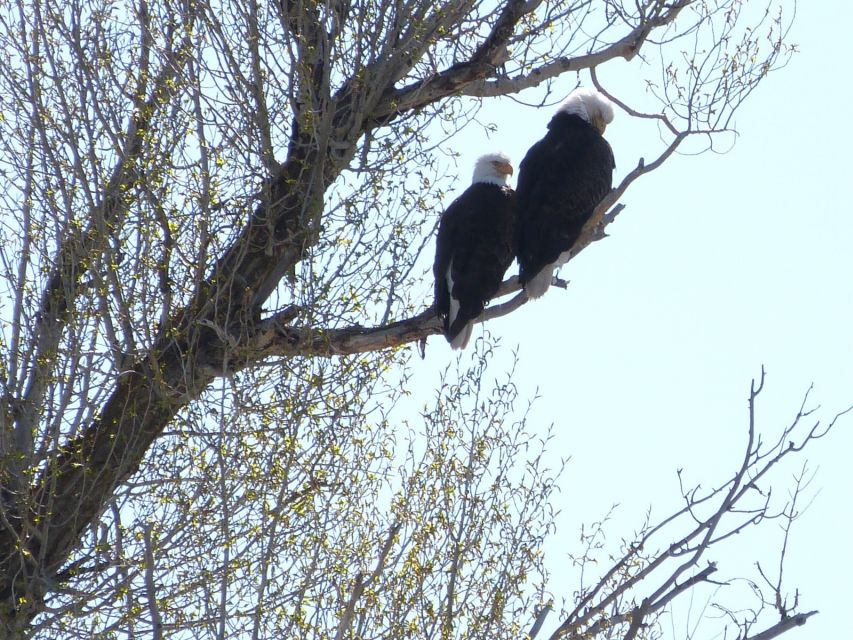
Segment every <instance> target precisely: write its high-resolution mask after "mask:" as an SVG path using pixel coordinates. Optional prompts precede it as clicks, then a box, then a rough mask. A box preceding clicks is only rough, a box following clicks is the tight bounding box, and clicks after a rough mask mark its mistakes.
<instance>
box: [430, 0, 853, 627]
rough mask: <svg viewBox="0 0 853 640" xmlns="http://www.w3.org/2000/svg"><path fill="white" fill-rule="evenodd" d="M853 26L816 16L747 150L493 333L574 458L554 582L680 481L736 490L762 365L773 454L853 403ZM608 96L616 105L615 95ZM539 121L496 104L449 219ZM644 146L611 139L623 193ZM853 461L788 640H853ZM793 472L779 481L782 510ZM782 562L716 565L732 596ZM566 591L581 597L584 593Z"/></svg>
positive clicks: (819, 490) (772, 86)
mask: <svg viewBox="0 0 853 640" xmlns="http://www.w3.org/2000/svg"><path fill="white" fill-rule="evenodd" d="M851 23H853V5H851V4H850V3H847V2H845V1H843V0H836V1H834V2H806V3H800V6H799V8H798V16H797V20H796V22H795V25H794V28H793V30H792V32H791V36H790V38H789V40H790V41H792V42H795V43H797V44H798V45H799V48H800V53H799V54H798V55H796V56H795V57H794V58H793V60H792V62H791V63H790V65H789V66H788V67H787V68H785V69H783V70H781V71H779V72H777V73H776V74H774V75H772V76H771V77H770V78H769V79H767V80H766V81H765V82H764V83H763V84H762V85H761V86H760V87H759V88H758V90H757V92H756V93H755V94H754V95H753V96H752V97H751V98H750V99H749V101H748V102H747V103H746V105H745V106H744V107H743V108H742V109H741V110H740V111H739V113H738V115H737V117H736V126H737V129H738V131H739V132H740V138H739V139H738V141H737V143H736V145H735V146H734V148H733V149H732V150H731V151H730V152H729V153H727V154H724V155H717V154H705V155H702V156H698V157H696V156H692V157H677V158H674V159H671V160H670V161H669V162H668V163H667V164H666V165H664V167H662V168H661V169H659V170H658V171H657V172H656V173H654V174H652V175H650V176H647V177H645V178H643V179H641V180H640V181H639V182H637V183H635V184H634V186H632V187H631V188H630V189H629V191H628V192H627V194H626V195H625V197H624V198H623V200H622V202H623V203H624V204H625V205H627V208H626V209H625V211H624V212H623V213H622V214H621V216H620V217H619V218H618V219H617V221H616V222H615V223H614V224H612V225H611V226H610V227H609V228H608V232H609V234H610V236H611V237H610V238H608V239H606V240H604V241H603V242H600V243H598V244H596V245H594V246H592V247H590V248H588V249H587V250H586V251H585V252H584V254H583V255H582V256H580V257H579V258H578V259H576V260H574V261H572V262H571V263H570V264H569V265H567V266H566V267H564V268H563V270H562V272H561V275H562V276H563V277H564V278H567V279H570V280H571V282H572V284H571V285H570V287H569V289H568V290H567V291H565V292H564V291H559V290H552V291H550V292H549V293H548V294H547V296H546V297H545V298H544V299H543V300H540V301H537V302H534V303H530V304H528V305H527V306H526V307H524V308H522V309H521V310H519V311H518V312H516V313H514V314H513V315H512V316H510V317H507V318H504V319H500V320H498V321H495V322H492V323H490V324H489V325H488V330H489V331H491V332H492V333H494V334H499V335H500V336H502V340H503V344H504V345H505V346H507V347H510V346H513V345H516V344H518V345H519V351H520V360H521V364H520V367H519V372H518V378H517V380H518V381H519V382H520V385H521V387H522V390H523V392H527V394H528V395H530V394H532V392H533V390H534V389H536V388H538V389H539V393H540V394H541V396H542V398H541V400H540V401H539V402H538V404H537V405H536V410H535V411H534V414H533V418H534V420H536V421H538V422H539V423H541V427H542V429H543V431H544V429H545V427H546V426H547V425H548V424H549V423H551V422H554V423H555V425H556V427H557V428H556V432H557V433H558V434H559V436H558V439H557V441H556V442H555V446H554V449H555V452H559V453H560V454H561V455H565V456H568V455H571V456H572V463H571V464H570V466H569V468H568V471H567V473H566V475H565V477H564V480H563V483H562V493H561V494H560V495H559V496H558V498H557V501H558V502H557V506H558V507H559V508H561V509H562V511H563V515H562V516H561V519H560V522H559V525H560V530H559V532H558V534H557V537H556V540H555V544H554V546H553V548H552V549H550V552H551V553H552V557H551V561H550V562H551V567H552V569H554V570H555V573H557V574H560V573H561V569H560V565H559V562H560V549H561V548H563V547H565V545H566V544H567V543H568V544H574V543H575V541H576V540H577V533H578V530H579V526H580V524H581V523H582V522H590V521H592V520H595V519H596V518H598V517H600V516H601V515H603V514H604V512H605V511H606V509H607V507H609V505H610V504H612V503H616V502H618V503H621V504H622V505H623V506H622V508H621V510H620V513H621V514H622V515H623V516H624V520H621V522H623V525H622V529H623V530H620V528H619V526H618V525H617V526H615V527H614V528H613V529H612V533H611V535H612V536H613V538H614V540H616V539H618V537H619V535H620V534H622V533H626V534H627V533H628V532H629V531H630V530H633V526H634V525H637V524H639V520H640V518H641V517H642V514H643V512H644V511H645V509H646V508H647V507H649V506H652V507H653V513H654V514H657V515H658V516H663V515H665V513H666V509H667V508H668V507H670V506H672V505H673V504H674V502H673V501H674V500H675V499H676V498H677V495H678V493H677V489H678V487H677V485H676V476H675V471H676V469H678V468H682V467H683V468H684V469H685V470H686V477H687V478H690V479H693V480H694V481H696V482H703V483H705V484H706V485H707V484H711V483H714V481H718V480H722V479H724V478H727V477H729V476H730V475H731V472H732V470H733V469H734V468H735V465H736V464H737V463H738V461H739V459H740V456H741V449H742V446H743V444H744V442H745V438H746V424H747V422H746V421H747V412H746V407H747V404H746V400H747V394H748V391H749V383H750V380H751V378H752V377H756V376H758V375H759V373H760V368H761V366H762V364H763V365H764V366H765V367H766V369H767V372H768V377H767V388H766V393H765V394H764V395H763V396H762V397H761V404H760V406H759V414H758V425H759V427H760V429H762V430H763V432H764V433H765V434H766V436H767V437H768V438H772V437H774V436H775V435H776V434H777V433H778V431H779V430H780V429H781V428H782V427H783V426H784V425H786V424H788V423H789V422H790V421H791V420H792V419H793V417H794V416H795V414H796V411H797V409H798V408H799V405H800V402H801V400H802V396H803V393H804V392H805V390H806V389H807V388H808V386H809V385H810V384H811V383H812V382H814V391H813V392H812V395H811V398H812V405H817V404H820V405H822V407H823V408H822V410H821V411H819V412H818V414H817V417H818V418H820V419H821V420H830V419H831V417H832V416H833V415H834V414H835V413H836V412H837V411H839V410H841V409H843V408H845V407H846V406H848V405H850V404H851V403H853V333H851V327H853V304H851V301H853V283H851V277H850V275H851V273H853V251H851V244H853V217H851V215H850V214H851V208H853V207H851V204H850V199H851V193H850V184H851V169H853V163H851V162H850V160H849V155H848V154H849V150H850V149H851V148H853V129H851V121H850V115H851V114H850V104H851V101H853V91H851V82H853V80H851V76H850V74H849V71H848V70H846V66H847V64H846V59H845V58H844V57H842V55H841V51H840V49H841V44H840V43H843V42H846V41H847V40H848V39H849V34H848V33H847V29H848V28H849V25H850V24H851ZM601 77H603V78H605V77H609V76H606V75H605V73H604V71H603V70H602V72H601ZM613 77H615V76H613ZM572 82H573V80H572V79H566V80H565V84H566V87H565V90H566V92H568V90H569V89H571V83H572ZM609 86H610V88H611V89H612V90H613V91H616V92H617V93H618V90H619V85H618V83H616V82H612V83H610V85H609ZM531 109H532V108H531V107H522V106H518V105H515V104H513V103H511V102H509V101H502V102H500V103H491V104H490V105H489V106H488V107H486V109H485V110H484V116H485V119H487V120H491V121H493V122H494V123H495V124H496V125H497V127H498V135H497V136H495V137H494V138H493V141H487V140H486V139H485V136H484V135H483V134H482V132H479V131H476V130H473V129H469V130H467V131H466V132H465V133H464V135H463V136H462V137H461V138H454V140H453V146H454V148H455V149H457V150H460V151H462V157H461V159H460V162H459V168H460V169H459V170H460V178H459V180H458V181H457V183H456V189H455V190H454V191H453V192H452V193H451V194H448V202H449V199H450V198H451V197H453V196H455V195H457V194H458V193H460V192H461V191H462V190H463V189H464V188H465V187H467V186H468V183H469V180H470V168H471V167H472V166H473V162H474V159H475V158H476V157H477V156H478V155H479V154H480V153H482V152H484V151H488V150H491V149H503V150H504V151H506V152H508V153H509V154H510V155H511V157H512V158H513V159H514V161H515V162H516V165H517V163H518V162H519V161H520V160H521V158H522V157H523V155H524V153H525V151H526V149H527V148H528V147H529V146H530V145H531V144H532V143H533V142H535V141H536V140H538V139H539V138H540V137H541V136H542V135H543V133H544V131H545V124H546V123H547V121H548V119H549V118H550V117H551V114H552V111H553V108H543V109H540V110H533V111H531ZM521 122H523V123H524V125H523V126H519V123H521ZM645 135H647V134H645V133H643V132H641V128H640V126H639V125H638V123H636V121H632V120H631V119H630V118H628V117H627V116H625V114H622V113H617V120H616V122H614V124H613V125H612V126H611V127H609V128H608V132H607V138H608V139H609V140H610V142H611V144H612V146H613V148H614V152H615V154H616V159H617V179H619V178H621V176H622V175H624V173H626V172H627V171H629V170H630V169H631V168H633V166H635V165H636V162H637V160H638V155H639V154H643V151H642V149H643V145H644V144H646V143H647V138H645V137H644V136H645ZM653 138H654V136H652V138H649V139H648V140H653ZM646 155H647V158H650V157H652V154H651V153H649V154H646ZM513 268H514V267H513ZM479 332H482V329H478V330H476V331H475V337H476V336H477V335H480V334H481V333H479ZM506 351H509V348H507V349H506ZM429 352H430V353H429V357H428V358H427V361H426V362H427V363H428V364H431V363H435V365H436V368H443V367H446V366H447V362H448V360H449V359H451V358H453V357H454V355H453V354H451V352H450V350H449V348H446V346H445V345H444V344H442V343H441V342H440V341H439V340H438V339H432V340H430V345H429ZM462 357H463V358H465V357H470V356H466V355H464V354H463V356H462ZM851 451H853V416H851V417H850V418H849V419H847V420H846V421H843V422H841V423H840V424H839V425H838V426H837V427H836V429H835V431H834V432H833V433H832V434H830V436H828V437H827V438H826V439H825V440H823V441H820V442H817V443H815V444H814V445H813V446H811V447H810V451H808V453H807V458H808V460H809V466H810V468H811V469H814V470H819V473H818V475H817V477H816V479H815V480H814V482H813V483H812V484H811V486H810V487H809V490H808V492H807V494H808V496H810V497H814V496H816V498H815V500H814V502H813V504H812V506H811V507H810V508H809V510H808V511H807V513H806V514H805V515H804V516H803V517H802V519H801V520H800V521H798V522H797V524H796V525H795V527H794V530H793V533H792V540H791V549H790V550H789V556H788V565H787V568H786V571H787V578H786V583H787V587H788V590H789V591H790V592H791V593H792V594H793V592H794V590H795V589H799V591H800V594H801V607H800V609H801V610H803V611H806V610H811V609H819V610H820V612H821V613H820V615H819V616H816V617H814V618H812V619H811V620H810V621H809V623H808V625H807V626H806V627H804V628H803V629H800V630H795V631H793V632H791V633H790V634H788V635H786V636H785V637H788V638H828V637H853V633H852V632H853V623H851V618H850V615H849V603H848V594H849V592H850V586H849V584H850V582H849V578H850V576H851V575H853V559H851V556H850V551H849V543H850V542H851V528H853V500H851V497H853V496H851V494H853V467H851V465H850V464H849V462H848V458H849V455H850V452H851ZM795 470H796V465H794V466H792V467H786V469H785V471H784V472H783V473H782V474H780V475H779V476H777V479H778V486H777V489H778V490H779V491H786V490H787V486H785V481H786V480H787V479H788V478H789V477H790V475H789V474H790V473H793V472H794V471H795ZM567 541H568V542H567ZM780 542H781V538H780V536H779V535H778V530H777V529H776V528H775V527H774V526H773V525H770V526H769V527H767V528H766V529H765V534H764V536H763V537H760V538H757V539H749V540H747V541H744V544H741V545H740V548H739V549H738V548H732V549H731V550H730V551H726V552H725V553H723V552H722V551H721V552H717V553H713V554H711V555H710V556H709V557H708V559H711V560H716V561H718V562H719V566H720V571H719V575H718V577H720V578H724V577H730V576H736V575H742V574H744V573H745V572H746V570H749V569H751V564H752V563H753V561H754V558H756V557H759V555H761V554H762V553H764V551H765V550H766V549H769V550H770V551H772V550H774V549H776V548H777V547H778V545H779V544H780ZM762 557H764V556H762ZM551 587H552V590H553V591H555V592H556V593H559V592H560V590H561V589H565V595H569V594H570V592H571V589H572V587H573V585H572V584H571V583H566V584H563V583H561V582H560V580H559V579H557V580H556V581H555V582H554V583H553V584H552V585H551ZM555 621H556V620H555V619H552V620H551V622H555ZM680 623H681V624H683V623H685V620H683V619H682V620H681V621H680ZM679 631H682V632H679ZM710 631H711V627H708V632H710ZM676 636H677V637H684V633H683V629H682V628H681V627H678V628H677V629H676ZM697 637H710V634H709V633H707V632H706V633H700V634H699V635H698V636H697Z"/></svg>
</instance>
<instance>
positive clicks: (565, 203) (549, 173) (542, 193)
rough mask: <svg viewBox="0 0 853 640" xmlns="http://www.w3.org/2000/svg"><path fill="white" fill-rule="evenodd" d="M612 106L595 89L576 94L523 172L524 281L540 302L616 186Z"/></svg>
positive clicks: (520, 231)
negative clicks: (607, 135) (608, 133)
mask: <svg viewBox="0 0 853 640" xmlns="http://www.w3.org/2000/svg"><path fill="white" fill-rule="evenodd" d="M612 121H613V105H612V104H611V102H610V101H609V100H608V99H607V98H606V97H605V96H604V95H603V94H601V93H600V92H598V91H595V90H594V89H584V88H580V89H576V90H575V91H573V92H572V93H571V94H569V97H568V98H566V100H565V102H563V103H562V104H561V105H560V107H559V108H558V109H557V113H556V114H554V117H553V118H551V121H550V122H549V123H548V133H547V134H546V135H545V137H544V138H542V139H541V140H540V141H539V142H537V143H536V144H534V145H533V146H532V147H531V148H530V150H529V151H528V152H527V155H526V156H525V157H524V160H522V161H521V165H520V167H519V171H518V186H517V188H516V207H517V232H516V234H517V243H518V247H517V249H518V265H519V274H518V277H519V280H520V281H521V284H522V286H523V287H524V290H525V291H526V292H527V297H528V298H531V299H535V298H539V297H541V296H542V295H544V293H545V292H546V291H547V290H548V287H550V286H551V280H552V278H553V275H554V270H555V269H556V268H557V267H559V266H560V265H561V264H563V263H565V262H566V261H567V260H568V259H569V256H570V255H571V250H572V247H573V246H574V244H575V242H576V241H577V239H578V237H579V236H580V233H581V229H583V226H584V224H585V223H586V222H587V220H589V219H590V217H591V216H592V214H593V212H594V211H595V208H596V207H597V206H598V204H599V203H600V202H601V200H602V199H603V198H604V196H606V195H607V194H608V193H610V189H611V187H612V183H613V168H614V167H615V163H614V160H613V151H612V149H611V148H610V145H609V144H608V142H607V140H605V139H604V137H603V135H602V134H603V133H604V130H605V128H606V127H607V125H608V124H610V122H612Z"/></svg>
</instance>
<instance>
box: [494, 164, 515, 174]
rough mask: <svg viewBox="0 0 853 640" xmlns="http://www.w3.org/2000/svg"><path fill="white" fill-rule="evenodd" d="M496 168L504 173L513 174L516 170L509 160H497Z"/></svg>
mask: <svg viewBox="0 0 853 640" xmlns="http://www.w3.org/2000/svg"><path fill="white" fill-rule="evenodd" d="M494 165H495V169H496V170H497V171H499V172H500V173H503V174H504V175H508V176H511V175H512V174H513V173H514V172H515V170H514V169H513V168H512V165H511V164H510V163H509V162H495V163H494Z"/></svg>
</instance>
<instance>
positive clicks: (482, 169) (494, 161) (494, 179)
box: [471, 153, 513, 187]
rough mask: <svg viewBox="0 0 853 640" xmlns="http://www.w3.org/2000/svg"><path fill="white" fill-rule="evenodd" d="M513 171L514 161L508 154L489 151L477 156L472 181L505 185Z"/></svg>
mask: <svg viewBox="0 0 853 640" xmlns="http://www.w3.org/2000/svg"><path fill="white" fill-rule="evenodd" d="M512 173H513V169H512V162H511V161H510V159H509V156H508V155H507V154H505V153H487V154H486V155H484V156H480V157H479V158H477V164H475V165H474V177H473V179H472V180H471V182H472V183H476V182H489V183H491V184H496V185H498V186H499V187H503V186H506V184H507V182H508V181H509V177H510V176H511V175H512Z"/></svg>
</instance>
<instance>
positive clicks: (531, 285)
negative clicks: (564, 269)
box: [524, 264, 554, 300]
mask: <svg viewBox="0 0 853 640" xmlns="http://www.w3.org/2000/svg"><path fill="white" fill-rule="evenodd" d="M553 277H554V265H553V264H549V265H545V266H544V267H543V268H542V271H540V272H539V273H537V274H536V275H535V276H533V277H532V278H530V280H528V281H527V283H526V284H525V285H524V290H525V292H527V297H528V298H529V299H530V300H536V298H541V297H542V296H544V295H545V292H546V291H548V287H550V286H551V279H552V278H553Z"/></svg>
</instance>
